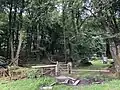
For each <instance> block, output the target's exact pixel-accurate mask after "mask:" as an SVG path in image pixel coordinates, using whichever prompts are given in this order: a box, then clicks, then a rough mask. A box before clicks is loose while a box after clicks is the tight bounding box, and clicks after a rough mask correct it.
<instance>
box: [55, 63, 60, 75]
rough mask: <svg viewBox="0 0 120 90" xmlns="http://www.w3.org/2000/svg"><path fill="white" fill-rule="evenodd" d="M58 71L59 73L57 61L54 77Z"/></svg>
mask: <svg viewBox="0 0 120 90" xmlns="http://www.w3.org/2000/svg"><path fill="white" fill-rule="evenodd" d="M58 71H59V63H58V61H57V63H56V67H55V75H56V76H57V75H58Z"/></svg>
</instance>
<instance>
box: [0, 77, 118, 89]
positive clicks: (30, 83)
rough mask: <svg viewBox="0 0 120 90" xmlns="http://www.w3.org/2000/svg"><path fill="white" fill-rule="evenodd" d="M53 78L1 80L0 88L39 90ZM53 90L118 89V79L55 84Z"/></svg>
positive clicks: (52, 80) (51, 81)
mask: <svg viewBox="0 0 120 90" xmlns="http://www.w3.org/2000/svg"><path fill="white" fill-rule="evenodd" d="M54 81H55V80H54V79H53V78H48V77H46V78H39V79H26V80H18V81H12V82H1V83H0V90H39V87H40V86H42V85H50V84H51V83H53V82H54ZM53 90H120V80H113V81H110V82H106V83H105V84H100V85H97V84H94V85H89V86H65V85H56V86H54V87H53Z"/></svg>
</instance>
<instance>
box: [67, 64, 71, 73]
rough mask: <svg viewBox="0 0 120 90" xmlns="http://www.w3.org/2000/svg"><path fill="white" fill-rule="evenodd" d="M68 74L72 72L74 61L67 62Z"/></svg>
mask: <svg viewBox="0 0 120 90" xmlns="http://www.w3.org/2000/svg"><path fill="white" fill-rule="evenodd" d="M67 69H68V74H71V73H72V62H68V64H67Z"/></svg>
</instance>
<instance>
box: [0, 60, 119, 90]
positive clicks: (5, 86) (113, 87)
mask: <svg viewBox="0 0 120 90" xmlns="http://www.w3.org/2000/svg"><path fill="white" fill-rule="evenodd" d="M92 63H93V65H92V66H89V67H79V68H77V69H78V70H83V69H87V70H98V69H99V70H100V69H106V68H107V67H108V66H109V64H102V62H101V61H92ZM71 76H73V77H79V78H86V77H99V78H104V79H105V80H106V81H105V82H104V83H102V84H92V85H82V86H67V85H54V86H53V89H52V90H120V80H118V79H115V77H114V75H111V76H112V77H111V76H108V75H106V74H101V73H99V72H88V71H86V72H78V73H77V75H75V76H74V75H71ZM53 82H55V79H54V78H52V77H40V78H37V79H35V78H33V79H32V78H29V79H21V80H13V81H9V80H1V81H0V90H40V89H39V88H40V86H42V85H50V84H52V83H53Z"/></svg>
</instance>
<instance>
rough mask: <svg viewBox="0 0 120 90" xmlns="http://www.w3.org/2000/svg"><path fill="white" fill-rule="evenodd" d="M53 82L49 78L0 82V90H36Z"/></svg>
mask: <svg viewBox="0 0 120 90" xmlns="http://www.w3.org/2000/svg"><path fill="white" fill-rule="evenodd" d="M54 81H55V80H54V79H53V78H49V77H42V78H39V79H24V80H17V81H11V82H9V81H1V82H0V90H38V89H39V87H40V86H42V85H49V84H51V83H53V82H54Z"/></svg>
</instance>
